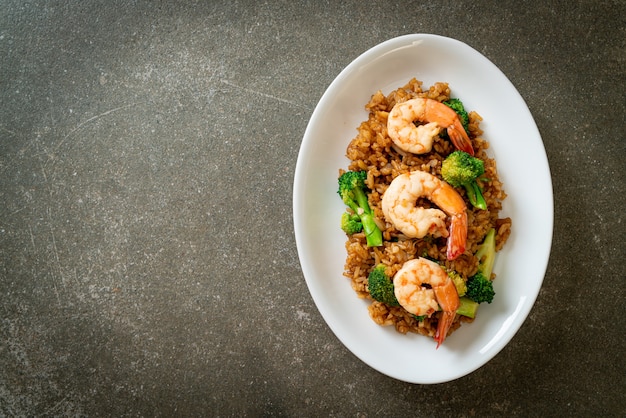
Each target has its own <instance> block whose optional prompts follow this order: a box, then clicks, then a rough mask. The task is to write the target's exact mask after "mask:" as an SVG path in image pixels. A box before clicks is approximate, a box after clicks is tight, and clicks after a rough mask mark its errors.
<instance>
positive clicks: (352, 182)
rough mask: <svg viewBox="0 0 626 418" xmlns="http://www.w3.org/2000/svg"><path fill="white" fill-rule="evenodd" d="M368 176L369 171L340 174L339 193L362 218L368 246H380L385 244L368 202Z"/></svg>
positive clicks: (344, 201)
mask: <svg viewBox="0 0 626 418" xmlns="http://www.w3.org/2000/svg"><path fill="white" fill-rule="evenodd" d="M366 178H367V173H366V172H365V171H346V172H345V173H343V174H342V175H341V176H339V190H338V191H337V193H339V196H340V197H341V200H343V203H345V204H346V205H347V206H348V207H349V208H350V209H352V211H353V212H354V213H355V214H356V215H358V217H359V218H360V220H361V224H362V225H363V231H364V232H365V238H366V240H367V245H368V247H378V246H381V245H383V234H382V232H381V230H380V229H379V228H378V225H376V221H375V220H374V213H373V211H372V210H371V209H370V206H369V203H368V202H367V195H366V194H365V189H366V186H365V179H366ZM344 231H345V230H344Z"/></svg>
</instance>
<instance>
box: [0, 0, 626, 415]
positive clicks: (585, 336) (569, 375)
mask: <svg viewBox="0 0 626 418" xmlns="http://www.w3.org/2000/svg"><path fill="white" fill-rule="evenodd" d="M409 33H435V34H439V35H444V36H448V37H452V38H456V39H459V40H461V41H463V42H465V43H467V44H468V45H470V46H472V47H473V48H475V49H476V50H478V51H480V52H481V53H482V54H484V55H485V56H486V57H487V58H489V59H490V60H491V61H493V62H494V63H495V64H496V65H497V66H498V67H499V68H500V69H501V70H502V71H503V72H504V73H505V74H506V75H507V77H509V79H510V80H511V81H512V83H513V84H514V85H515V87H516V88H517V89H518V90H519V92H520V93H521V95H522V96H523V98H524V100H525V101H526V103H527V104H528V107H529V108H530V111H531V112H532V114H533V117H534V118H535V121H536V123H537V125H538V128H539V131H540V133H541V135H542V138H543V141H544V144H545V148H546V152H547V156H548V160H549V163H550V168H551V172H552V184H553V189H554V208H555V223H554V239H553V245H552V252H551V257H550V261H549V264H548V269H547V273H546V276H545V280H544V283H543V287H542V289H541V292H540V293H539V297H538V299H537V302H536V305H535V306H534V308H533V310H532V311H531V313H530V316H529V317H528V319H527V320H526V322H525V323H524V325H523V326H522V328H521V329H520V331H519V332H518V334H517V335H516V336H515V337H514V338H513V339H512V340H511V342H510V343H509V344H508V345H507V346H506V347H505V348H504V349H503V350H502V351H501V352H500V353H499V354H498V355H497V356H496V357H495V358H494V359H492V360H491V361H490V362H489V363H487V364H486V365H484V366H483V367H481V368H480V369H478V370H477V371H475V372H473V373H471V374H470V375H467V376H465V377H462V378H460V379H457V380H454V381H452V382H449V383H444V384H439V385H415V384H409V383H404V382H400V381H397V380H394V379H392V378H389V377H387V376H385V375H383V374H380V373H379V372H377V371H375V370H373V369H371V368H370V367H368V366H367V365H366V364H364V363H363V362H361V361H360V360H359V359H358V358H357V357H355V356H354V355H353V354H352V353H351V352H350V351H348V350H347V349H346V348H345V347H344V346H343V345H342V343H341V342H340V341H339V340H338V338H337V337H336V336H335V335H334V334H333V333H332V331H331V330H330V329H329V327H328V326H327V325H326V323H325V322H324V320H323V318H322V317H321V315H320V314H319V312H318V310H317V309H316V306H315V304H314V302H313V300H312V298H311V295H310V294H309V292H308V289H307V286H306V283H305V280H304V277H303V275H302V271H301V268H300V263H299V260H298V254H297V250H296V245H295V238H294V230H293V216H292V185H293V175H294V170H295V165H296V159H297V156H298V151H299V148H300V143H301V140H302V136H303V133H304V130H305V128H306V125H307V122H308V120H309V118H310V116H311V113H312V112H313V109H314V107H315V105H316V104H317V102H318V100H319V99H320V97H321V95H322V94H323V92H324V91H325V89H326V88H327V87H328V85H329V84H330V83H331V82H332V80H333V79H334V78H335V77H336V76H337V74H339V72H340V71H341V70H342V69H343V68H344V67H345V66H346V65H347V64H349V63H350V62H351V61H352V60H353V59H354V58H356V57H357V56H358V55H359V54H361V53H362V52H364V51H366V50H367V49H369V48H371V47H372V46H374V45H376V44H378V43H380V42H382V41H385V40H387V39H390V38H393V37H396V36H399V35H403V34H409ZM625 40H626V5H625V3H624V2H623V1H595V0H586V1H585V0H583V1H576V2H544V1H530V2H521V3H520V2H517V1H500V0H497V1H496V0H493V1H475V2H450V1H437V0H435V1H430V2H383V1H380V2H364V1H344V2H323V3H322V2H291V1H280V2H274V1H267V2H254V1H213V2H202V1H190V2H183V1H156V2H148V1H142V0H138V1H63V2H61V1H15V0H9V1H4V2H3V3H2V7H1V8H0V99H1V103H2V105H1V106H0V199H1V202H2V203H1V205H0V416H147V417H149V416H163V417H170V416H341V417H344V416H345V417H361V416H370V417H374V416H455V417H463V416H512V415H517V416H563V415H564V416H600V415H604V416H625V415H626V397H625V391H624V387H625V386H626V362H624V361H623V353H624V352H626V344H625V338H624V329H625V327H626V320H625V315H624V314H625V313H626V312H625V311H626V309H625V308H626V305H625V303H624V300H625V297H626V292H625V291H624V288H623V284H624V281H625V280H626V273H625V272H624V269H623V267H622V262H623V260H624V259H626V252H625V251H624V243H626V227H625V221H624V208H625V207H626V164H625V163H624V161H626V138H625V130H624V121H625V120H626V111H625V106H626V99H625V97H626V94H625V88H624V86H625V85H626V68H625V61H626V45H625ZM517 146H519V147H523V146H524V144H523V143H520V144H517ZM519 180H520V181H524V179H519ZM528 262H529V263H532V262H533V260H528ZM416 361H424V362H428V361H429V359H428V358H416Z"/></svg>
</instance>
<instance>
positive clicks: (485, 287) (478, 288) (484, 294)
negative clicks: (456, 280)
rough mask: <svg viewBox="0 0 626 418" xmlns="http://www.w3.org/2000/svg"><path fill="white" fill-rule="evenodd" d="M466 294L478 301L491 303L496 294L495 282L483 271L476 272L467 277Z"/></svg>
mask: <svg viewBox="0 0 626 418" xmlns="http://www.w3.org/2000/svg"><path fill="white" fill-rule="evenodd" d="M465 295H466V296H467V297H468V298H469V299H471V300H473V301H474V302H477V303H483V302H487V303H491V301H493V296H494V295H495V292H494V290H493V283H492V282H491V280H489V279H488V278H486V277H485V276H484V275H483V274H482V273H476V274H475V275H473V276H472V277H470V278H469V279H467V292H466V293H465Z"/></svg>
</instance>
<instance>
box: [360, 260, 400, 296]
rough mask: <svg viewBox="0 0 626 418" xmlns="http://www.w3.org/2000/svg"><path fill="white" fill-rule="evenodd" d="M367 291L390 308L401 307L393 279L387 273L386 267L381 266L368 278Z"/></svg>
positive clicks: (373, 270)
mask: <svg viewBox="0 0 626 418" xmlns="http://www.w3.org/2000/svg"><path fill="white" fill-rule="evenodd" d="M367 289H368V290H369V292H370V295H371V296H372V298H374V300H377V301H379V302H382V303H384V304H386V305H389V306H400V303H398V299H396V295H395V293H394V289H393V282H392V281H391V278H390V277H389V276H387V273H385V265H384V264H379V265H377V266H376V267H374V268H373V269H372V271H371V272H370V274H369V276H368V277H367Z"/></svg>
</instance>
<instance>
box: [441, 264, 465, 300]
mask: <svg viewBox="0 0 626 418" xmlns="http://www.w3.org/2000/svg"><path fill="white" fill-rule="evenodd" d="M446 273H448V277H450V278H451V279H452V282H454V286H455V287H456V292H457V293H458V294H459V296H465V293H466V292H467V286H466V285H465V280H463V276H461V275H460V274H459V273H457V272H456V271H454V270H447V271H446Z"/></svg>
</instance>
